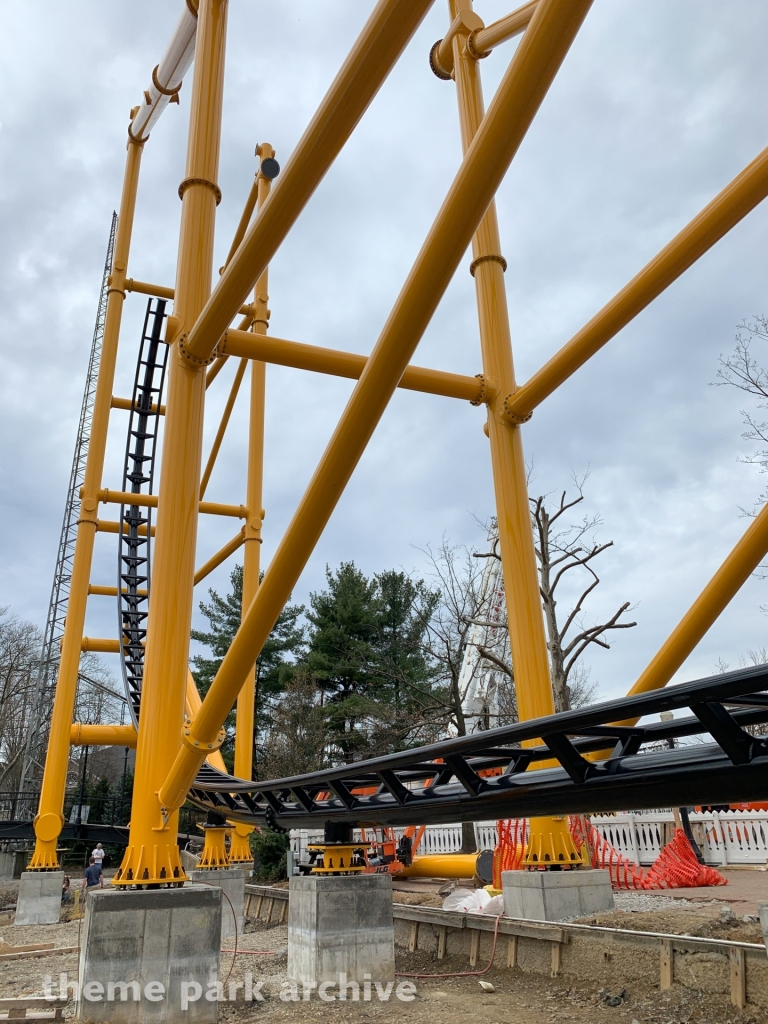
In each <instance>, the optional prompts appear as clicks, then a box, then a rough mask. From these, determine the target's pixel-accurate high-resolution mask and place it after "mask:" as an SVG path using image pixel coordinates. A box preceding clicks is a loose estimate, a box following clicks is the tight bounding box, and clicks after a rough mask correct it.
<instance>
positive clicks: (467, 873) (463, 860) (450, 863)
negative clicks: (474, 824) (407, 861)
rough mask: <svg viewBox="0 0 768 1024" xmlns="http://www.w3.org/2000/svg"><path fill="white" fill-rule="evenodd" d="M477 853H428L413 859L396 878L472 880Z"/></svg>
mask: <svg viewBox="0 0 768 1024" xmlns="http://www.w3.org/2000/svg"><path fill="white" fill-rule="evenodd" d="M479 856H480V854H479V853H428V854H425V855H424V856H423V857H414V859H413V863H412V864H411V865H410V867H407V868H403V870H402V871H398V873H397V877H398V878H474V877H475V875H476V874H477V858H478V857H479Z"/></svg>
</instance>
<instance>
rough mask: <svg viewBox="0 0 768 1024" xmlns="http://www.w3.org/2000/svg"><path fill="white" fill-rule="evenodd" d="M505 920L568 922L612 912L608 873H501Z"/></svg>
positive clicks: (586, 870)
mask: <svg viewBox="0 0 768 1024" xmlns="http://www.w3.org/2000/svg"><path fill="white" fill-rule="evenodd" d="M501 886H502V892H503V893H504V914H505V916H506V917H517V918H522V919H523V920H526V921H568V920H570V919H572V918H574V917H585V916H586V915H587V914H600V913H603V912H604V911H607V910H613V909H614V902H613V890H612V889H611V873H610V871H607V870H606V869H604V868H584V869H580V868H576V869H574V870H572V871H502V873H501Z"/></svg>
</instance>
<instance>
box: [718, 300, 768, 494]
mask: <svg viewBox="0 0 768 1024" xmlns="http://www.w3.org/2000/svg"><path fill="white" fill-rule="evenodd" d="M756 339H757V340H759V341H766V342H768V318H767V317H764V316H758V317H755V319H754V320H753V321H752V322H750V321H748V320H743V321H742V322H741V324H740V325H739V333H738V334H737V335H736V346H735V348H734V350H733V352H732V353H731V355H730V356H728V358H727V359H724V358H723V356H720V360H719V362H720V369H719V370H718V371H717V378H718V379H717V380H716V381H713V382H712V383H713V386H714V387H724V386H725V385H726V384H728V385H731V386H732V387H736V388H738V389H739V390H740V391H743V392H745V393H746V394H748V395H752V397H753V398H756V399H757V409H758V410H759V411H760V412H758V414H753V413H752V412H750V411H749V410H748V409H742V410H741V415H742V417H743V422H744V426H745V427H746V428H747V429H746V430H745V431H744V433H743V434H742V435H741V436H742V437H743V438H744V440H745V441H752V442H755V443H756V444H757V445H758V448H757V449H756V450H755V451H753V452H751V453H750V454H749V455H745V456H743V457H742V459H741V461H742V462H746V463H748V464H749V465H753V466H759V467H760V472H761V473H766V472H768V421H766V420H764V419H762V415H761V413H762V410H765V409H768V370H766V369H765V367H763V366H761V364H760V363H759V362H758V360H757V359H756V358H755V356H754V355H753V352H752V342H753V341H755V340H756ZM766 497H768V494H766V493H763V495H762V496H761V497H760V499H759V502H758V504H760V505H762V504H763V503H764V501H765V500H766ZM751 514H753V513H751Z"/></svg>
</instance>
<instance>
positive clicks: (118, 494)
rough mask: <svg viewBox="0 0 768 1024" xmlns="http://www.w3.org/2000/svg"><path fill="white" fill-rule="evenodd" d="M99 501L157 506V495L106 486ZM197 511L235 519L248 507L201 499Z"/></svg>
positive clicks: (246, 512) (241, 517) (245, 514)
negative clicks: (115, 489) (117, 489)
mask: <svg viewBox="0 0 768 1024" xmlns="http://www.w3.org/2000/svg"><path fill="white" fill-rule="evenodd" d="M99 501H101V502H103V504H105V505H139V506H141V507H142V508H157V507H158V496H157V495H156V494H133V492H132V491H110V490H109V489H108V488H106V487H104V488H102V489H101V490H100V491H99ZM198 511H199V512H201V513H202V514H203V515H206V514H207V515H211V516H232V517H234V518H235V519H245V517H246V516H247V515H248V509H247V508H246V507H245V506H244V505H223V504H222V503H221V502H218V501H201V502H199V503H198ZM145 533H146V528H145Z"/></svg>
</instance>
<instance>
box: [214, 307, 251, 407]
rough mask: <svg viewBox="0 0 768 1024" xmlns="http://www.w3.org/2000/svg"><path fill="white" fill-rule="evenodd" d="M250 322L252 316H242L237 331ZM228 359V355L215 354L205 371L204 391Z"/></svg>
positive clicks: (247, 325) (243, 329)
mask: <svg viewBox="0 0 768 1024" xmlns="http://www.w3.org/2000/svg"><path fill="white" fill-rule="evenodd" d="M252 323H253V317H252V316H244V317H243V319H242V320H241V321H240V323H239V324H238V326H237V330H238V331H247V330H248V328H249V327H250V326H251V324H252ZM228 359H229V356H221V355H220V356H217V357H216V358H215V359H214V360H213V362H212V363H211V365H210V366H209V367H208V370H207V372H206V374H205V389H206V391H207V390H208V388H209V387H210V386H211V384H213V382H214V381H215V380H216V378H217V377H218V375H219V374H220V373H221V371H222V370H223V369H224V366H225V364H226V362H227V360H228Z"/></svg>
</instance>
